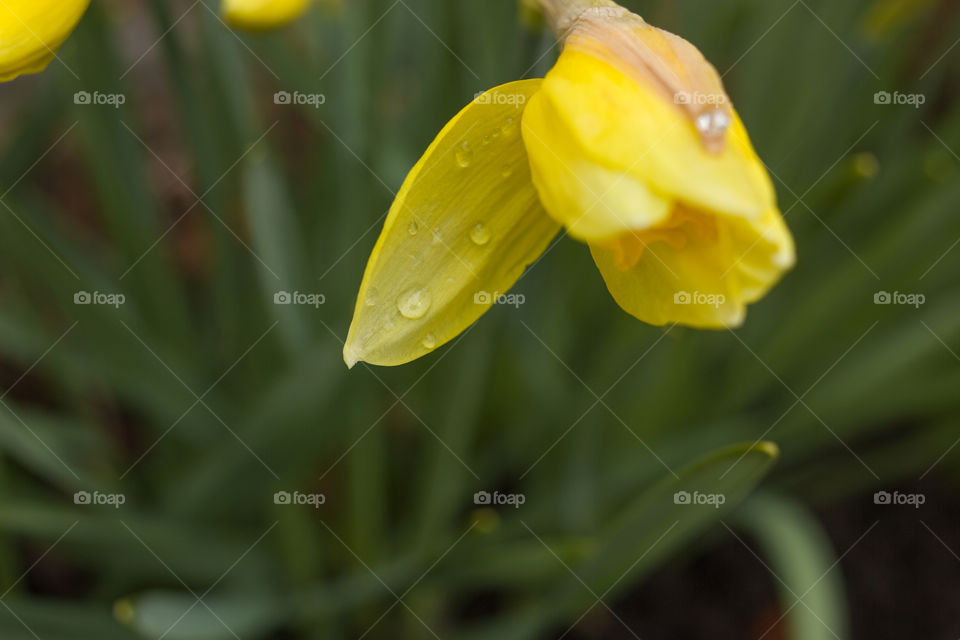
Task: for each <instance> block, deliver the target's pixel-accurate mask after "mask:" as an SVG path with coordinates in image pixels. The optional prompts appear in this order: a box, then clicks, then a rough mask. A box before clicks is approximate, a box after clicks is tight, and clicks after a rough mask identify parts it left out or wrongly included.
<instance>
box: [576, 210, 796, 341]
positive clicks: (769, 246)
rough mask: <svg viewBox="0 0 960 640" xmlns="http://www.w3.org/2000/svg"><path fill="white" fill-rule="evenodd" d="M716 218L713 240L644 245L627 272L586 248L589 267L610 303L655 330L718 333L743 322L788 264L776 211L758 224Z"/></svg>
mask: <svg viewBox="0 0 960 640" xmlns="http://www.w3.org/2000/svg"><path fill="white" fill-rule="evenodd" d="M715 220H716V230H715V237H713V238H710V239H698V238H696V237H691V238H690V239H689V241H688V244H686V245H685V246H675V245H672V244H671V243H669V242H661V241H652V242H649V243H648V244H646V245H645V246H642V247H641V248H640V257H639V260H637V261H636V264H634V265H633V266H631V267H629V268H624V265H623V264H622V261H621V260H618V252H617V251H616V250H615V249H614V248H611V247H610V246H606V245H599V244H596V243H593V244H591V245H590V250H591V253H592V254H593V259H594V262H596V264H597V267H598V268H599V269H600V273H601V274H602V275H603V279H604V281H605V282H606V284H607V289H609V291H610V293H611V295H612V296H613V297H614V299H615V300H616V301H617V304H619V305H620V306H621V307H622V308H623V309H624V310H625V311H626V312H627V313H629V314H631V315H633V316H634V317H636V318H638V319H640V320H642V321H644V322H646V323H648V324H653V325H658V326H662V325H665V324H671V323H677V324H682V325H686V326H690V327H696V328H701V329H719V328H725V327H736V326H739V325H740V324H742V323H743V321H744V319H745V317H746V305H748V304H750V303H752V302H756V301H757V300H759V299H760V298H762V297H763V296H764V295H765V294H766V292H767V291H769V289H770V288H771V287H773V285H775V284H776V283H777V281H778V280H779V279H780V277H781V276H782V275H783V273H784V272H786V271H787V270H788V269H790V268H791V267H792V266H793V264H794V262H795V259H796V257H795V249H794V244H793V239H792V237H791V235H790V232H789V230H787V228H786V225H785V224H784V222H783V218H782V217H781V215H780V212H779V211H777V210H776V209H770V210H768V211H767V212H765V213H764V214H763V215H762V216H761V217H760V219H758V220H743V219H739V218H735V217H722V216H719V217H717V218H715ZM623 241H624V242H631V241H632V239H630V238H626V239H623Z"/></svg>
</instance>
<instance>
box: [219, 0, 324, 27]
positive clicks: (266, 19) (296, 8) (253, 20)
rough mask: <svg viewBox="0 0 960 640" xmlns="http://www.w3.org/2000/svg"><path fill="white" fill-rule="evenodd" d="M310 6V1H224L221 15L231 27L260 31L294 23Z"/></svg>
mask: <svg viewBox="0 0 960 640" xmlns="http://www.w3.org/2000/svg"><path fill="white" fill-rule="evenodd" d="M309 6H310V0H223V4H221V6H220V13H221V14H222V15H223V19H224V21H225V22H226V23H227V24H229V25H230V26H231V27H236V28H238V29H248V30H251V31H260V30H266V29H276V28H278V27H282V26H284V25H286V24H288V23H290V22H293V21H294V20H296V19H297V18H299V17H300V16H301V15H303V13H304V12H306V10H307V9H308V8H309Z"/></svg>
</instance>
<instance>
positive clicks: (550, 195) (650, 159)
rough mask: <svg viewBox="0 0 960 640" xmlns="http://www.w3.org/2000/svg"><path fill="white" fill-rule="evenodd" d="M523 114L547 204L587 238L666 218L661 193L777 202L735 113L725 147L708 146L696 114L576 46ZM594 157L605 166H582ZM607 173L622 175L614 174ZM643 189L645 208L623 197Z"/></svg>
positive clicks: (750, 204) (730, 208) (737, 208)
mask: <svg viewBox="0 0 960 640" xmlns="http://www.w3.org/2000/svg"><path fill="white" fill-rule="evenodd" d="M523 124H524V127H523V129H524V138H525V140H526V141H527V144H528V148H529V150H530V159H531V164H532V165H533V167H534V172H533V177H534V181H535V184H536V186H537V189H538V191H539V192H540V195H541V197H542V199H543V201H544V205H545V207H546V208H547V211H548V212H549V213H550V215H552V216H554V217H555V218H556V219H557V220H558V221H560V222H561V223H563V224H564V225H566V226H567V228H568V229H569V230H570V232H571V235H573V236H574V237H577V238H579V239H581V240H587V241H593V240H599V239H602V238H604V237H609V236H610V235H612V234H611V230H616V231H625V230H630V229H643V228H646V227H648V226H653V225H656V224H657V223H658V222H660V221H661V220H662V219H663V213H662V212H663V208H662V205H661V204H660V201H669V202H682V203H685V204H687V205H689V206H691V207H695V208H698V209H702V210H708V211H714V212H717V213H720V214H724V215H731V216H739V217H743V218H747V219H751V218H754V219H755V218H760V217H762V216H763V215H764V213H765V211H766V210H768V209H769V208H771V207H772V206H774V203H775V194H774V191H773V186H772V184H771V182H770V178H769V176H768V175H767V173H766V171H765V170H764V167H763V165H762V163H761V162H760V160H759V159H758V158H757V156H756V153H755V152H754V150H753V147H752V145H751V144H750V140H749V138H748V136H747V133H746V130H745V129H744V127H743V124H742V123H741V122H740V120H739V118H738V117H737V116H736V114H735V113H732V123H731V126H730V128H729V129H728V130H727V131H726V133H725V134H724V138H723V143H724V144H723V147H722V150H721V151H720V152H717V153H710V152H708V151H707V150H706V149H705V147H704V144H703V141H702V138H701V135H700V132H698V131H697V128H696V125H695V123H694V121H693V120H691V118H690V117H689V116H688V115H687V114H686V113H685V112H684V111H683V110H682V109H681V108H679V107H678V105H676V104H673V102H672V101H668V100H666V99H664V96H663V95H662V93H661V92H660V91H659V90H657V89H655V88H654V87H648V86H646V85H644V84H643V83H642V82H639V81H638V80H637V79H636V77H634V76H632V75H628V74H626V73H624V72H623V71H622V70H620V69H618V68H616V67H615V66H614V65H612V64H609V63H608V62H606V61H604V60H601V59H600V58H597V57H595V56H593V55H589V54H587V53H584V52H582V51H579V50H577V49H576V48H574V47H570V46H568V47H567V48H566V49H564V51H563V53H562V54H561V56H560V59H559V60H558V62H557V64H556V66H555V67H554V68H553V69H552V70H551V71H550V72H549V73H548V74H547V77H546V79H545V80H544V84H543V90H542V91H541V92H540V93H538V94H537V95H536V96H534V98H533V99H532V100H531V104H530V105H529V107H528V109H527V111H526V113H525V115H524V123H523ZM572 158H579V160H578V161H574V160H572ZM590 165H594V166H595V167H600V168H601V169H594V170H592V171H588V170H584V167H588V166H590ZM610 174H614V175H617V176H620V180H619V181H618V182H613V183H612V184H611V182H612V181H611V180H610V178H609V175H610ZM570 175H573V176H574V177H575V178H576V179H575V180H573V181H572V182H571V181H570V179H569V176H570ZM638 185H639V186H638ZM572 190H575V191H580V192H581V193H580V194H579V196H578V197H574V198H571V197H570V196H569V194H568V193H565V191H566V192H569V191H572ZM638 192H639V193H643V194H644V195H643V197H642V198H640V199H639V200H638V201H637V204H636V205H635V207H634V209H636V210H642V209H646V208H648V207H650V208H649V210H647V211H646V215H645V216H644V214H643V212H638V211H636V210H634V209H631V208H630V207H627V208H625V209H624V208H623V205H622V203H623V202H626V201H629V199H630V198H631V197H633V194H636V193H638ZM598 199H599V200H601V201H602V202H601V203H600V204H599V205H596V206H592V205H591V206H590V207H589V209H585V208H584V207H583V204H584V203H585V202H587V203H589V202H590V201H596V200H598ZM651 201H652V202H654V203H655V206H652V207H651V205H650V202H651Z"/></svg>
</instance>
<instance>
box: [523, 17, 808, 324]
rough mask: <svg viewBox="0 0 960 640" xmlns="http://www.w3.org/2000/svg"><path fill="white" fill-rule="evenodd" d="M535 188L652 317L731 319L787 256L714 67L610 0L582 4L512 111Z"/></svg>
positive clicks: (765, 181) (770, 201) (622, 293)
mask: <svg viewBox="0 0 960 640" xmlns="http://www.w3.org/2000/svg"><path fill="white" fill-rule="evenodd" d="M523 137H524V142H525V145H526V148H527V153H528V154H529V157H530V165H531V170H532V175H533V182H534V185H536V188H537V192H538V194H539V195H540V201H541V202H542V204H543V205H544V208H545V209H546V211H547V213H549V214H550V215H551V216H552V217H553V218H554V219H555V220H557V222H559V223H561V224H563V225H564V226H565V227H566V228H567V230H568V232H569V233H570V234H571V235H572V236H574V237H576V238H578V239H580V240H582V241H584V242H587V243H589V244H590V246H591V249H592V252H593V255H594V259H595V261H596V262H597V265H598V267H599V268H600V270H601V272H602V273H603V276H604V279H605V280H606V283H607V286H608V288H609V289H610V291H611V293H612V294H613V296H614V298H615V299H616V300H617V302H618V303H619V304H620V305H621V306H622V307H623V308H624V309H625V310H626V311H628V312H629V313H631V314H633V315H635V316H636V317H638V318H640V319H641V320H644V321H645V322H649V323H651V324H657V325H662V324H667V323H672V322H679V323H683V324H688V325H691V326H697V327H725V326H733V325H737V324H740V323H741V322H742V321H743V318H744V316H745V305H746V304H748V303H750V302H754V301H755V300H757V299H759V298H760V297H762V296H763V294H764V293H766V291H767V290H768V289H769V287H771V286H772V285H773V284H774V283H775V282H776V281H777V280H778V279H779V277H780V276H781V275H782V273H783V272H784V271H785V270H787V269H789V268H790V267H791V266H792V265H793V262H794V247H793V242H792V239H791V237H790V234H789V231H788V230H787V228H786V226H785V225H784V224H783V221H782V219H781V216H780V214H779V211H778V210H777V205H776V197H775V193H774V190H773V186H772V184H771V182H770V179H769V177H768V175H767V172H766V170H765V168H764V166H763V164H762V162H761V161H760V159H759V158H758V157H757V155H756V153H755V152H754V150H753V147H752V145H751V143H750V140H749V138H748V137H747V133H746V130H745V129H744V127H743V124H742V123H741V121H740V119H739V117H738V116H737V114H736V112H735V111H734V110H733V107H732V104H731V102H730V99H729V97H728V96H727V94H726V93H725V91H724V89H723V85H722V83H721V81H720V77H719V75H718V74H717V72H716V70H715V69H714V68H713V66H711V65H710V64H709V63H708V62H707V61H706V60H705V59H704V58H703V56H702V55H701V54H700V52H699V51H698V50H697V49H696V48H695V47H694V46H693V45H691V44H690V43H688V42H687V41H685V40H683V39H682V38H679V37H678V36H675V35H673V34H670V33H667V32H666V31H662V30H660V29H657V28H655V27H652V26H650V25H648V24H647V23H645V22H644V21H643V20H642V19H641V18H639V17H638V16H636V15H633V14H630V13H629V12H626V11H625V10H623V9H620V8H618V7H612V8H611V7H600V8H591V9H587V10H586V11H585V12H583V13H581V14H580V15H579V16H578V17H577V19H576V20H574V21H573V22H572V23H570V25H569V27H568V28H567V35H566V42H565V46H564V50H563V53H562V54H561V55H560V59H559V60H558V62H557V64H556V66H555V67H554V68H553V69H552V70H551V71H550V72H549V73H548V74H547V77H546V79H545V80H544V83H543V87H542V89H541V91H540V92H538V93H537V95H535V96H534V97H533V98H532V99H531V100H530V103H529V104H528V106H527V109H526V111H525V112H524V116H523Z"/></svg>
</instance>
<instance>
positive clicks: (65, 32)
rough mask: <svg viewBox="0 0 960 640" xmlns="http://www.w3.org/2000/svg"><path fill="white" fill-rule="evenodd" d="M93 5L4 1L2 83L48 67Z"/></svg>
mask: <svg viewBox="0 0 960 640" xmlns="http://www.w3.org/2000/svg"><path fill="white" fill-rule="evenodd" d="M89 4H90V0H3V2H0V82H7V81H9V80H13V79H14V78H16V77H18V76H21V75H25V74H30V73H39V72H41V71H43V70H44V69H46V68H47V65H49V64H50V62H51V61H53V59H54V58H55V57H56V55H57V49H59V48H60V45H62V44H63V43H64V42H65V41H66V39H67V37H69V36H70V34H71V33H73V30H74V29H75V28H76V26H77V23H78V22H80V18H81V17H83V13H84V11H86V10H87V6H88V5H89Z"/></svg>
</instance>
